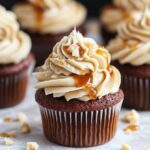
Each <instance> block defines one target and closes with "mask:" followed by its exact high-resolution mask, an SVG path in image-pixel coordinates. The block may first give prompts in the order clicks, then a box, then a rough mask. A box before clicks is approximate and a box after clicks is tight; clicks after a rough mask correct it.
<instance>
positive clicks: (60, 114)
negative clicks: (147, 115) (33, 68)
mask: <svg viewBox="0 0 150 150" xmlns="http://www.w3.org/2000/svg"><path fill="white" fill-rule="evenodd" d="M33 75H34V76H35V78H36V79H37V83H36V88H37V89H38V90H37V91H36V96H35V98H36V101H37V102H38V104H39V106H40V110H41V115H42V121H43V128H44V134H45V136H46V137H47V139H49V140H50V141H52V142H56V143H58V144H61V145H66V146H72V147H88V146H95V145H101V144H104V143H106V142H108V141H109V140H110V139H112V138H113V136H114V135H115V133H116V129H117V122H118V117H119V112H120V108H121V104H122V101H123V99H124V96H123V92H122V90H119V86H120V81H121V77H120V73H119V71H118V70H117V69H116V68H115V67H113V66H111V65H110V54H109V53H108V51H107V50H106V49H104V48H103V47H98V45H97V44H96V43H95V41H94V40H92V39H90V38H85V37H83V36H82V34H80V33H79V32H76V30H74V31H73V32H72V33H70V35H69V36H65V37H64V38H63V39H62V40H61V41H60V42H58V43H57V44H56V45H55V46H54V48H53V52H52V53H51V54H50V55H49V57H48V58H47V59H46V61H45V63H44V65H43V66H41V67H39V69H38V71H37V72H35V73H34V74H33Z"/></svg>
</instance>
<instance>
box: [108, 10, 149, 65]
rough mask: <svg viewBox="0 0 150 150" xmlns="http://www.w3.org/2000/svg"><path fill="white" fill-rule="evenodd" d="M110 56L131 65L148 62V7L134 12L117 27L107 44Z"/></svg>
mask: <svg viewBox="0 0 150 150" xmlns="http://www.w3.org/2000/svg"><path fill="white" fill-rule="evenodd" d="M108 48H109V50H110V53H111V54H112V58H113V59H114V60H119V62H120V63H122V64H126V63H130V64H132V65H144V64H150V9H148V8H146V9H145V10H144V12H140V13H137V14H135V16H134V17H132V18H131V19H129V20H128V21H127V22H125V23H123V24H122V25H121V26H120V27H119V29H118V37H117V38H116V39H114V40H112V41H111V42H110V43H109V46H108Z"/></svg>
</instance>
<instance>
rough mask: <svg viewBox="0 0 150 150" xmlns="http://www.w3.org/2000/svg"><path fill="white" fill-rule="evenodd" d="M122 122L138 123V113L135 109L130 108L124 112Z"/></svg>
mask: <svg viewBox="0 0 150 150" xmlns="http://www.w3.org/2000/svg"><path fill="white" fill-rule="evenodd" d="M122 121H123V122H126V123H133V124H137V123H139V114H138V112H137V111H136V110H134V109H133V110H131V111H128V112H126V113H125V115H124V116H123V118H122Z"/></svg>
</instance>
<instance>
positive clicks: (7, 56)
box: [0, 6, 31, 65]
mask: <svg viewBox="0 0 150 150" xmlns="http://www.w3.org/2000/svg"><path fill="white" fill-rule="evenodd" d="M30 50H31V40H30V37H29V36H28V35H27V34H25V33H24V32H22V31H20V30H19V24H18V23H17V21H16V16H15V14H14V13H12V12H10V11H6V9H5V8H4V7H3V6H0V64H2V65H3V64H17V63H19V62H21V61H22V60H23V59H25V58H26V57H27V56H28V54H29V53H30Z"/></svg>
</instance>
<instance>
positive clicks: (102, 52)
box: [96, 49, 104, 55]
mask: <svg viewBox="0 0 150 150" xmlns="http://www.w3.org/2000/svg"><path fill="white" fill-rule="evenodd" d="M96 53H97V54H99V55H103V54H104V51H103V50H100V49H98V50H97V51H96Z"/></svg>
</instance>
